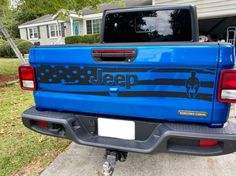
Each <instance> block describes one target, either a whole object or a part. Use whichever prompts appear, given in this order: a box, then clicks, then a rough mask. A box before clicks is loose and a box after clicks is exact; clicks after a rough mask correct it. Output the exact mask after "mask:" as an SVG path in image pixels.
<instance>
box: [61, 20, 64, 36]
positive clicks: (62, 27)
mask: <svg viewBox="0 0 236 176" xmlns="http://www.w3.org/2000/svg"><path fill="white" fill-rule="evenodd" d="M61 36H62V37H65V27H64V23H61Z"/></svg>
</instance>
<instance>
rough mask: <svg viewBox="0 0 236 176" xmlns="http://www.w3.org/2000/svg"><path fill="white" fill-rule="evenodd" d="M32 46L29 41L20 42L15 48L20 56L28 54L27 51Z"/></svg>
mask: <svg viewBox="0 0 236 176" xmlns="http://www.w3.org/2000/svg"><path fill="white" fill-rule="evenodd" d="M32 46H33V43H31V42H29V41H21V42H20V43H18V45H17V47H18V48H19V50H20V52H21V53H22V54H28V53H29V49H30V48H31V47H32Z"/></svg>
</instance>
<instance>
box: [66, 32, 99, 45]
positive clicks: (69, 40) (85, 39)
mask: <svg viewBox="0 0 236 176" xmlns="http://www.w3.org/2000/svg"><path fill="white" fill-rule="evenodd" d="M99 40H100V34H89V35H81V36H70V37H66V38H65V43H66V44H79V43H99Z"/></svg>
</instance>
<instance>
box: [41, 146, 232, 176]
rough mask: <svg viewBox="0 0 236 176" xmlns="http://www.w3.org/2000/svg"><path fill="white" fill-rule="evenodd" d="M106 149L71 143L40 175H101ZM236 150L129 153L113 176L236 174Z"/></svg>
mask: <svg viewBox="0 0 236 176" xmlns="http://www.w3.org/2000/svg"><path fill="white" fill-rule="evenodd" d="M103 155H104V149H98V148H92V147H86V146H80V145H77V144H75V143H72V144H71V145H70V146H69V148H68V150H67V151H66V152H64V153H62V154H60V155H59V156H58V157H57V158H56V160H55V161H54V162H53V163H51V165H49V166H48V167H47V168H46V170H45V171H44V172H43V173H42V174H41V176H54V175H55V176H99V175H100V171H101V168H102V164H103V162H104V159H103ZM235 174H236V153H233V154H229V155H224V156H216V157H199V156H187V155H178V154H164V153H161V154H157V155H144V154H137V153H129V154H128V158H127V161H126V162H124V163H121V162H118V163H117V166H116V169H115V173H114V176H136V175H137V176H154V175H158V176H175V175H176V176H218V175H219V176H235Z"/></svg>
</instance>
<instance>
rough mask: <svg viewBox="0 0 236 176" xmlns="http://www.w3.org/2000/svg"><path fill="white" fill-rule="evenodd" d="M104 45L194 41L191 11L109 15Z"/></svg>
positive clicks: (106, 19) (107, 16)
mask: <svg viewBox="0 0 236 176" xmlns="http://www.w3.org/2000/svg"><path fill="white" fill-rule="evenodd" d="M103 40H104V42H105V43H116V42H118V43H119V42H162V41H163V42H164V41H191V40H192V29H191V15H190V11H189V10H185V9H183V10H180V9H179V10H159V11H157V10H151V11H142V12H123V13H112V14H107V15H106V17H105V27H104V39H103Z"/></svg>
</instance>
